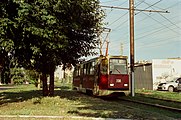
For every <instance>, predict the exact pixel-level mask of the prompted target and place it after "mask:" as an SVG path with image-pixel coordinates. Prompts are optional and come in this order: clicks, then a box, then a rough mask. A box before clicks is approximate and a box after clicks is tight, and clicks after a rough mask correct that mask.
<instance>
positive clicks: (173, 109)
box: [118, 98, 181, 113]
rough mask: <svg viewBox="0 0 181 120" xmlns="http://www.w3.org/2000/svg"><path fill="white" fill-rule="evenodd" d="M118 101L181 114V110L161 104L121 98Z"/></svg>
mask: <svg viewBox="0 0 181 120" xmlns="http://www.w3.org/2000/svg"><path fill="white" fill-rule="evenodd" d="M118 100H119V101H126V102H132V103H137V104H141V105H147V106H151V107H156V108H161V109H164V110H169V111H173V112H178V113H181V109H180V108H175V107H170V106H165V105H161V104H155V103H148V102H143V101H138V100H131V99H125V98H119V99H118Z"/></svg>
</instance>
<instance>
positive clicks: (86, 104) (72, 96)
mask: <svg viewBox="0 0 181 120" xmlns="http://www.w3.org/2000/svg"><path fill="white" fill-rule="evenodd" d="M70 88H71V87H70V85H64V86H60V85H56V87H55V97H43V96H42V91H41V90H38V89H37V88H35V87H34V86H33V85H21V86H14V88H11V89H3V90H0V107H1V109H0V115H41V116H42V115H44V116H64V117H65V118H64V119H71V117H70V116H81V117H83V118H81V119H85V118H86V119H91V118H95V117H96V118H100V117H101V118H126V119H154V120H155V119H160V120H161V119H165V120H170V119H174V118H179V117H180V118H181V116H175V117H174V116H170V115H167V114H164V112H163V114H160V113H159V112H154V111H155V109H154V110H149V109H146V110H145V109H143V107H141V108H140V107H139V106H136V104H135V105H134V104H133V105H126V104H124V103H117V102H114V101H105V100H103V99H100V98H95V97H91V96H87V95H84V94H80V93H77V92H76V91H72V90H71V89H70ZM142 93H143V92H142ZM136 95H137V94H136ZM155 96H156V95H155ZM0 119H1V118H0ZM3 119H4V120H14V119H17V118H3ZM23 119H25V118H22V120H23ZM26 119H27V120H30V119H31V120H32V119H36V118H26ZM26 119H25V120H26ZM39 119H40V118H39ZM46 119H48V120H50V119H51V118H46ZM74 119H75V118H74ZM77 119H79V118H77ZM18 120H21V118H19V119H18ZM54 120H55V118H54Z"/></svg>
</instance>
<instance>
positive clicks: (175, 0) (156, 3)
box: [100, 0, 181, 61]
mask: <svg viewBox="0 0 181 120" xmlns="http://www.w3.org/2000/svg"><path fill="white" fill-rule="evenodd" d="M100 5H106V6H118V7H122V8H128V7H129V0H100ZM134 7H135V8H136V9H142V10H160V11H168V12H169V13H160V12H140V11H135V16H134V42H135V46H134V48H135V52H134V55H135V61H140V60H148V61H150V60H152V59H166V58H176V57H181V0H134ZM102 9H103V10H104V11H105V13H106V16H105V19H104V23H106V24H105V25H104V27H105V28H109V29H111V32H110V33H109V34H108V32H104V33H103V34H102V35H101V36H102V40H103V41H104V40H105V36H106V35H107V34H108V35H109V36H108V40H109V55H121V54H123V55H125V56H128V57H129V56H130V42H129V41H130V35H129V10H122V9H114V8H106V7H102ZM105 48H106V45H105V44H104V46H103V52H104V51H105ZM104 53H105V52H104Z"/></svg>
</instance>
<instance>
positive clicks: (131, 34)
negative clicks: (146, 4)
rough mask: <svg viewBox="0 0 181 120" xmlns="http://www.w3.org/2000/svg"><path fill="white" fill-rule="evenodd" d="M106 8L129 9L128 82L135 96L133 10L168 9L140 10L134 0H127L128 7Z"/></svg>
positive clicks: (132, 94)
mask: <svg viewBox="0 0 181 120" xmlns="http://www.w3.org/2000/svg"><path fill="white" fill-rule="evenodd" d="M101 7H106V8H111V9H112V8H115V9H123V10H129V17H130V83H131V87H130V88H131V96H132V97H134V96H135V80H134V11H144V12H159V13H169V12H168V11H159V10H141V9H134V0H129V8H122V7H116V6H104V5H101Z"/></svg>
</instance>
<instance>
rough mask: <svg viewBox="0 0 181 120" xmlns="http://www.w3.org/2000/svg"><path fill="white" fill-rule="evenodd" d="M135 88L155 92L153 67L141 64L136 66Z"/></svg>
mask: <svg viewBox="0 0 181 120" xmlns="http://www.w3.org/2000/svg"><path fill="white" fill-rule="evenodd" d="M134 77H135V88H136V89H147V90H153V80H152V65H151V64H141V65H138V66H135V76H134Z"/></svg>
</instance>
